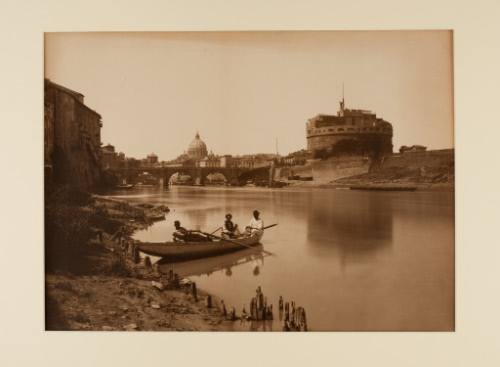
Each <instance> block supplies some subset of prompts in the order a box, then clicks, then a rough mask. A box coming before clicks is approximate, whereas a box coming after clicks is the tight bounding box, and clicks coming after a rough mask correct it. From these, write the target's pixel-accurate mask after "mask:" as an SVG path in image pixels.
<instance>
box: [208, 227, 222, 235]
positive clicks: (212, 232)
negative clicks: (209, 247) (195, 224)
mask: <svg viewBox="0 0 500 367" xmlns="http://www.w3.org/2000/svg"><path fill="white" fill-rule="evenodd" d="M221 229H222V227H219V228H217V229H216V230H215V231H213V232H212V233H210V234H211V235H212V234H214V233H215V232H217V231H219V230H221Z"/></svg>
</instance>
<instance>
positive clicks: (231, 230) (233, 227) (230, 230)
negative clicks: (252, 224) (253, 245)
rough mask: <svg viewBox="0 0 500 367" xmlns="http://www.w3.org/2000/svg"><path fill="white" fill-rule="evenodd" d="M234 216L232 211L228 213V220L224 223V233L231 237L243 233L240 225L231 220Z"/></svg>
mask: <svg viewBox="0 0 500 367" xmlns="http://www.w3.org/2000/svg"><path fill="white" fill-rule="evenodd" d="M232 218H233V216H232V215H231V214H230V213H228V214H226V220H225V221H224V223H223V224H222V234H224V235H226V236H229V238H235V237H236V236H238V235H240V234H241V233H240V230H239V228H238V225H237V224H234V223H233V222H232V221H231V219H232Z"/></svg>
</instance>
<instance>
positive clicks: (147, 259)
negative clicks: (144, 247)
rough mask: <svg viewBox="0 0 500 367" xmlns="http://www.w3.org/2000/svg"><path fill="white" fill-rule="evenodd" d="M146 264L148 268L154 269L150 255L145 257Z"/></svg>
mask: <svg viewBox="0 0 500 367" xmlns="http://www.w3.org/2000/svg"><path fill="white" fill-rule="evenodd" d="M144 265H145V266H146V269H152V268H153V265H152V264H151V259H150V258H149V256H146V257H145V258H144Z"/></svg>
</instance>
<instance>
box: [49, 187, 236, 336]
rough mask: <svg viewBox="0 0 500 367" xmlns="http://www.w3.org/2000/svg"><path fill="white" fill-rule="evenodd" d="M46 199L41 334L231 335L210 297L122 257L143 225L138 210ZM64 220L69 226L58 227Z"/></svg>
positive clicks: (76, 198)
mask: <svg viewBox="0 0 500 367" xmlns="http://www.w3.org/2000/svg"><path fill="white" fill-rule="evenodd" d="M75 192H76V195H75ZM49 199H51V201H49V202H46V222H47V226H46V234H47V235H46V277H45V295H46V307H45V309H46V325H45V328H46V330H105V331H115V330H116V331H118V330H148V331H157V330H158V331H159V330H164V331H169V330H172V331H174V330H178V331H181V330H182V331H216V330H231V329H232V326H231V325H232V324H233V323H234V322H233V321H232V320H228V319H227V317H228V316H227V314H224V312H223V310H221V309H220V305H221V302H220V301H219V300H218V299H217V297H215V296H213V295H209V294H206V293H205V292H203V291H202V290H196V292H195V293H193V286H192V285H191V283H190V281H189V280H187V279H181V280H180V281H179V279H177V280H176V281H174V280H173V279H165V277H164V276H163V275H162V274H160V273H159V272H158V271H157V270H156V269H155V268H154V267H148V266H146V265H147V264H146V260H145V259H140V258H137V255H136V254H133V253H131V251H127V247H129V249H130V248H132V245H133V241H132V239H131V236H132V234H133V233H134V231H135V230H137V229H139V228H147V227H148V226H149V225H151V222H149V221H148V220H147V217H146V216H145V215H144V206H143V207H142V208H141V207H139V206H133V205H130V204H128V203H126V202H122V201H119V200H113V199H106V198H101V197H97V196H92V197H90V196H86V194H85V193H84V192H80V191H75V190H73V191H71V192H69V193H68V192H65V191H64V190H63V191H62V192H59V193H55V194H54V193H52V195H49ZM82 204H84V205H82ZM148 209H158V208H149V207H148ZM68 221H71V222H72V223H76V225H75V226H74V227H72V228H66V227H67V226H68ZM114 231H115V232H114ZM113 232H114V233H113ZM66 238H67V239H68V240H67V241H64V240H65V239H66ZM70 239H71V240H70ZM126 244H127V245H130V246H127V247H126V246H125V245H126ZM134 255H135V256H134ZM206 298H207V301H208V298H210V301H209V302H207V301H205V299H206ZM230 318H231V319H232V318H233V316H232V315H231V316H230Z"/></svg>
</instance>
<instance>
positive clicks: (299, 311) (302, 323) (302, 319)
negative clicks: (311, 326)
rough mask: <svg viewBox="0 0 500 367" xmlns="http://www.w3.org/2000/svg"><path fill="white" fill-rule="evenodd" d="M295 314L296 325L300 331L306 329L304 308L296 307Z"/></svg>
mask: <svg viewBox="0 0 500 367" xmlns="http://www.w3.org/2000/svg"><path fill="white" fill-rule="evenodd" d="M297 314H298V320H297V321H298V325H299V328H300V331H307V320H306V310H304V308H302V307H299V308H298V309H297Z"/></svg>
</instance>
